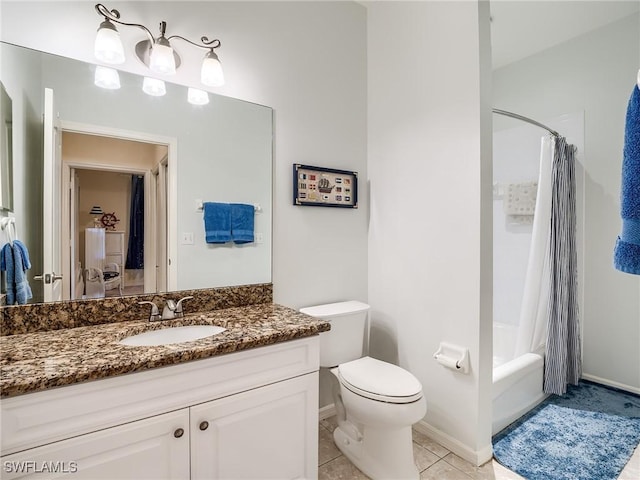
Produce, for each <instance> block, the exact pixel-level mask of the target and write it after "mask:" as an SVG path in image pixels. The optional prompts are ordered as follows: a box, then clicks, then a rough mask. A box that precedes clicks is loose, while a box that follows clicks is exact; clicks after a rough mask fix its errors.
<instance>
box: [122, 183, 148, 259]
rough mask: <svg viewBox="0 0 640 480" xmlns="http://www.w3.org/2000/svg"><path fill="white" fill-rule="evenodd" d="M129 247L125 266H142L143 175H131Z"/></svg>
mask: <svg viewBox="0 0 640 480" xmlns="http://www.w3.org/2000/svg"><path fill="white" fill-rule="evenodd" d="M128 245H129V248H128V249H127V261H126V263H125V268H127V269H132V270H139V269H142V268H144V177H143V176H142V175H132V176H131V209H130V212H129V244H128Z"/></svg>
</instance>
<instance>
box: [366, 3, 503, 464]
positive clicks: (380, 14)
mask: <svg viewBox="0 0 640 480" xmlns="http://www.w3.org/2000/svg"><path fill="white" fill-rule="evenodd" d="M479 25H480V30H479ZM368 45H369V48H368V51H369V59H368V72H369V74H368V89H369V96H368V98H369V102H368V105H369V114H368V131H369V135H368V139H369V143H368V145H369V180H370V191H371V219H370V234H369V302H370V304H371V305H372V313H371V318H372V338H371V349H372V355H373V356H376V357H378V358H382V359H384V360H388V361H392V362H398V363H399V364H400V365H401V366H402V367H405V368H407V369H409V370H410V371H411V372H413V373H414V374H415V375H416V376H417V377H418V379H419V380H420V381H421V382H422V384H423V386H424V392H425V395H426V399H427V404H428V410H427V415H426V417H425V422H424V423H423V424H422V427H423V428H424V429H426V430H428V431H429V432H430V433H431V434H432V435H434V436H435V437H436V438H438V439H439V440H440V441H441V442H443V443H444V444H445V445H447V446H448V447H449V448H452V449H454V450H455V451H456V453H458V454H460V455H463V456H464V457H465V458H467V459H468V460H470V461H473V462H479V463H481V462H484V461H486V460H488V459H489V458H490V456H491V443H490V435H491V432H490V422H491V415H490V413H489V412H490V411H491V405H490V401H491V358H490V356H491V331H492V321H491V283H492V282H491V269H492V267H491V257H492V254H491V248H492V246H491V206H492V205H491V127H490V125H491V118H490V109H489V103H488V102H489V101H490V87H489V86H490V72H489V71H488V66H489V65H490V59H489V56H488V52H489V15H488V3H487V2H480V4H478V2H402V3H400V2H397V3H396V2H371V3H370V4H368ZM445 46H446V48H445ZM481 104H482V107H481ZM481 120H482V122H481ZM442 341H446V342H450V343H454V344H457V345H461V346H463V347H466V348H468V349H469V352H470V358H471V371H470V373H469V374H468V375H463V374H461V373H457V372H454V371H452V370H449V369H446V368H444V367H442V366H441V365H439V364H438V363H436V362H435V361H434V359H433V353H434V352H435V351H436V350H437V348H438V345H439V343H440V342H442Z"/></svg>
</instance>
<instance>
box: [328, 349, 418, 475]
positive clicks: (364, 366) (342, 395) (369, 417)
mask: <svg viewBox="0 0 640 480" xmlns="http://www.w3.org/2000/svg"><path fill="white" fill-rule="evenodd" d="M331 373H333V375H334V376H335V377H336V379H337V381H338V385H337V386H336V389H335V390H334V404H335V405H336V410H337V415H338V427H337V428H336V429H335V430H334V433H333V438H334V441H335V443H336V445H337V447H338V448H339V449H340V451H341V452H342V453H343V454H344V455H345V456H346V457H347V458H348V459H349V460H350V461H351V462H352V463H353V464H354V465H356V466H357V467H358V468H359V469H360V470H362V472H364V473H365V474H366V475H367V476H369V477H371V478H372V479H390V478H393V479H417V478H419V472H418V469H417V468H416V465H415V463H414V459H413V445H412V432H411V426H412V425H413V424H414V423H416V422H418V421H419V420H420V419H422V418H423V417H424V415H425V414H426V412H427V402H426V401H425V399H424V396H423V394H422V386H421V385H420V382H419V381H418V380H417V379H416V378H415V377H414V376H413V375H411V374H410V373H409V372H407V371H406V370H403V369H402V368H400V367H397V366H395V365H392V364H389V363H386V362H382V361H380V360H376V359H373V358H370V357H362V358H360V359H357V360H353V361H351V362H348V363H344V364H341V365H339V366H338V367H336V368H334V369H332V370H331Z"/></svg>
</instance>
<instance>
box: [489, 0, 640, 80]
mask: <svg viewBox="0 0 640 480" xmlns="http://www.w3.org/2000/svg"><path fill="white" fill-rule="evenodd" d="M638 11H640V0H625V1H616V0H600V1H593V0H590V1H574V0H555V1H542V0H540V1H538V0H519V1H518V0H491V18H492V22H491V47H492V56H493V68H494V69H496V68H500V67H503V66H505V65H507V64H509V63H512V62H515V61H517V60H520V59H523V58H525V57H528V56H530V55H533V54H534V53H538V52H540V51H542V50H546V49H547V48H550V47H553V46H555V45H558V44H560V43H563V42H565V41H567V40H570V39H571V38H574V37H577V36H580V35H583V34H585V33H587V32H589V31H591V30H595V29H597V28H600V27H603V26H604V25H606V24H609V23H612V22H615V21H616V20H619V19H621V18H624V17H626V16H628V15H631V14H633V13H635V12H638ZM638 28H640V23H639V24H638ZM638 60H639V63H640V59H638Z"/></svg>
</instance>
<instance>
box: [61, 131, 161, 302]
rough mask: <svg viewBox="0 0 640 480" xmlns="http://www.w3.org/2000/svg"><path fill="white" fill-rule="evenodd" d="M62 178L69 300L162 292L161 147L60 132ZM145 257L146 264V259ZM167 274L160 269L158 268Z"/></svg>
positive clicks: (159, 145) (85, 134)
mask: <svg viewBox="0 0 640 480" xmlns="http://www.w3.org/2000/svg"><path fill="white" fill-rule="evenodd" d="M62 146H63V148H62V161H63V166H64V167H66V171H68V176H67V175H65V180H66V181H68V182H69V190H68V191H70V192H71V195H70V198H69V209H68V212H69V226H70V235H69V238H68V242H69V245H68V247H69V248H68V251H69V262H70V270H71V276H70V278H71V280H70V281H69V282H65V284H66V285H65V287H66V288H69V297H68V298H72V299H78V298H101V297H109V296H119V295H136V294H141V293H145V292H156V291H163V290H166V273H164V275H163V274H161V271H162V269H161V268H158V265H166V263H167V260H166V259H167V252H166V241H165V242H163V241H162V240H161V239H163V238H165V239H166V225H167V220H166V218H167V210H166V201H164V202H159V201H158V200H159V199H161V198H164V199H166V181H165V180H163V181H160V180H158V178H159V177H161V176H162V173H166V165H167V154H168V152H167V146H166V145H161V144H153V143H148V142H140V141H133V140H124V139H121V138H112V137H107V136H101V135H91V134H87V133H78V132H69V131H64V132H63V142H62ZM149 259H151V261H149ZM164 270H165V272H166V267H165V269H164Z"/></svg>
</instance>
